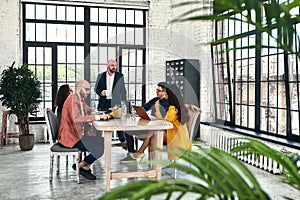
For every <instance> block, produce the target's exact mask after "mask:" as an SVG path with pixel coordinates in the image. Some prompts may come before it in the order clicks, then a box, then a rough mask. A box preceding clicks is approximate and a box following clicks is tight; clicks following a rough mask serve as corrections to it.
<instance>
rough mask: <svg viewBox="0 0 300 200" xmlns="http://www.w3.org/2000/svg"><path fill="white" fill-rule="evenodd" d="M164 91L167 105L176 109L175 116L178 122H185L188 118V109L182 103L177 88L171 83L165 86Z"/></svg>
mask: <svg viewBox="0 0 300 200" xmlns="http://www.w3.org/2000/svg"><path fill="white" fill-rule="evenodd" d="M166 92H167V94H168V101H169V105H173V106H175V108H177V110H178V113H177V116H178V120H179V122H180V123H181V124H185V123H186V122H187V121H189V120H190V116H189V115H188V110H187V108H186V107H185V105H184V102H183V97H182V95H181V92H180V90H179V88H178V87H177V86H176V85H174V84H172V85H169V86H168V87H167V88H166Z"/></svg>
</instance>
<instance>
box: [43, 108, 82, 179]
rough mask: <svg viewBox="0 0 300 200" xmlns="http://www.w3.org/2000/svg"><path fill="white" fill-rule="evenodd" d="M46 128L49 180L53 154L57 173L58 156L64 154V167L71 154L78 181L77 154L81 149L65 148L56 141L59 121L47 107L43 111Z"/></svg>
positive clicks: (51, 171)
mask: <svg viewBox="0 0 300 200" xmlns="http://www.w3.org/2000/svg"><path fill="white" fill-rule="evenodd" d="M45 119H46V125H47V130H48V133H49V141H50V146H51V147H50V172H49V180H50V181H52V179H53V162H54V156H57V175H58V174H59V160H60V156H66V167H67V166H68V156H73V157H74V158H75V159H76V179H77V183H80V181H79V159H78V158H79V156H80V155H81V151H80V150H79V149H78V148H67V147H63V146H62V145H61V144H60V143H57V139H58V132H59V123H58V119H57V116H56V115H55V114H54V113H53V111H52V110H51V109H49V108H47V109H46V113H45Z"/></svg>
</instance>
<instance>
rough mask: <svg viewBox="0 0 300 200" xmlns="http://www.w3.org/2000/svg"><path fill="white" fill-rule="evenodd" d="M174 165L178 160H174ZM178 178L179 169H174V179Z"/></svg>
mask: <svg viewBox="0 0 300 200" xmlns="http://www.w3.org/2000/svg"><path fill="white" fill-rule="evenodd" d="M173 162H174V164H175V163H176V160H173ZM176 178H177V169H176V167H174V179H176Z"/></svg>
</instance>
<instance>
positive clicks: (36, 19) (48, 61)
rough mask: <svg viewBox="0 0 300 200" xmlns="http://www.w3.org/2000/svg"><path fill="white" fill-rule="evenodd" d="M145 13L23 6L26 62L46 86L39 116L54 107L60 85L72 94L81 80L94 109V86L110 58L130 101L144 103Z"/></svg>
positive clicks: (116, 8)
mask: <svg viewBox="0 0 300 200" xmlns="http://www.w3.org/2000/svg"><path fill="white" fill-rule="evenodd" d="M146 13H147V10H146V9H145V8H128V6H126V8H122V7H120V6H113V5H110V6H108V7H101V6H96V5H92V4H88V5H84V4H83V5H80V4H77V3H76V4H74V5H67V4H63V3H62V2H60V3H59V4H54V3H53V4H42V3H23V19H24V20H23V29H24V40H23V41H24V49H23V62H24V63H27V64H28V65H29V67H30V69H31V70H33V71H34V73H35V75H36V76H37V77H38V79H39V80H40V81H41V83H42V84H41V89H42V99H41V100H42V102H41V105H40V109H39V110H40V111H41V112H39V113H38V115H43V112H42V111H43V109H44V108H51V107H53V101H54V98H55V95H56V92H57V89H58V88H59V87H60V86H61V85H62V84H66V83H68V84H69V85H70V86H71V87H72V88H73V90H74V89H75V83H76V82H77V81H78V80H80V79H86V80H88V81H89V82H90V83H91V87H92V90H91V95H90V98H89V99H87V101H88V103H90V105H91V106H95V107H96V104H97V100H98V97H97V95H96V94H95V92H94V86H95V82H96V79H97V75H98V74H99V73H101V72H103V71H105V70H106V66H107V61H108V59H116V60H117V62H118V71H120V72H121V73H123V74H124V76H125V86H126V90H127V94H128V97H129V98H130V100H135V101H137V104H142V101H144V99H143V98H142V96H141V95H140V94H142V93H144V92H143V91H140V90H142V88H143V87H142V85H143V84H144V71H145V70H144V66H145V52H146V51H145V43H146V41H145V38H146V37H145V27H146ZM135 90H137V91H135Z"/></svg>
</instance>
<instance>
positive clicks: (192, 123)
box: [174, 108, 201, 179]
mask: <svg viewBox="0 0 300 200" xmlns="http://www.w3.org/2000/svg"><path fill="white" fill-rule="evenodd" d="M188 112H189V116H190V120H189V121H188V122H187V123H186V125H187V129H188V131H189V138H190V140H191V142H193V140H194V137H195V133H196V128H198V126H196V125H197V124H198V123H197V121H198V119H199V116H200V114H201V112H198V111H194V110H193V109H191V108H188ZM175 162H176V160H174V163H175ZM176 177H177V170H176V168H175V167H174V179H176Z"/></svg>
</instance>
